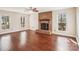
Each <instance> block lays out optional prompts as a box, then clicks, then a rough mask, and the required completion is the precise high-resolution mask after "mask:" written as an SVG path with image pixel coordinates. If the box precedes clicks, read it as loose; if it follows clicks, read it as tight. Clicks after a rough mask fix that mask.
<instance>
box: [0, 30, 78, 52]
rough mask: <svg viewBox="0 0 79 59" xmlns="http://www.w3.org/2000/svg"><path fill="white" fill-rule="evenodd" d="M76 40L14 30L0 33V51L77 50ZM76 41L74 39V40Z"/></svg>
mask: <svg viewBox="0 0 79 59" xmlns="http://www.w3.org/2000/svg"><path fill="white" fill-rule="evenodd" d="M72 40H74V41H75V40H76V39H75V38H71V37H64V36H60V35H47V34H41V33H36V32H34V31H22V32H14V33H9V34H5V35H0V50H1V51H8V50H10V51H78V50H79V47H78V45H77V44H75V43H73V42H72ZM75 42H76V41H75Z"/></svg>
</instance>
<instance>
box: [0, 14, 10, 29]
mask: <svg viewBox="0 0 79 59" xmlns="http://www.w3.org/2000/svg"><path fill="white" fill-rule="evenodd" d="M1 19H2V23H1V25H2V29H9V28H10V24H9V16H2V17H1Z"/></svg>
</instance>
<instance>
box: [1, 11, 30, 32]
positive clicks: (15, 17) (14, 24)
mask: <svg viewBox="0 0 79 59" xmlns="http://www.w3.org/2000/svg"><path fill="white" fill-rule="evenodd" d="M4 15H5V16H9V17H10V29H7V30H3V29H2V28H1V22H0V34H3V33H10V32H15V31H21V30H26V29H29V26H28V25H29V21H28V20H29V17H28V15H25V14H21V13H16V12H9V11H2V10H0V16H4ZM21 16H25V17H26V20H25V21H26V23H25V27H24V28H21V26H20V17H21ZM0 20H1V18H0Z"/></svg>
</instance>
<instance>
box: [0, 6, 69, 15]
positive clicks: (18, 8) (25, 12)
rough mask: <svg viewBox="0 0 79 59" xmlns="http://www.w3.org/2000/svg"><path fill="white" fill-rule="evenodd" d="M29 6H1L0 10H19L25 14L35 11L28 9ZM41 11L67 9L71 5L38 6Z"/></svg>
mask: <svg viewBox="0 0 79 59" xmlns="http://www.w3.org/2000/svg"><path fill="white" fill-rule="evenodd" d="M26 8H28V7H0V10H6V11H12V12H19V13H24V14H29V13H33V12H32V11H28V10H26V11H25V9H26ZM36 8H37V10H39V12H45V11H52V10H60V9H66V8H69V7H36Z"/></svg>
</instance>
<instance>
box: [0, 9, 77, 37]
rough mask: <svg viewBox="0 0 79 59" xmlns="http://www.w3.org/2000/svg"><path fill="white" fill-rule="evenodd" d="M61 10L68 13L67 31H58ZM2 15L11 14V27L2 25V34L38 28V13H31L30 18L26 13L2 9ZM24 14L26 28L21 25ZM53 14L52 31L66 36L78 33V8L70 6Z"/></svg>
mask: <svg viewBox="0 0 79 59" xmlns="http://www.w3.org/2000/svg"><path fill="white" fill-rule="evenodd" d="M52 11H53V10H52ZM61 12H62V13H66V14H67V31H64V32H63V31H58V14H59V13H61ZM2 15H8V16H10V29H9V30H2V29H1V25H0V34H2V33H9V32H15V31H20V30H26V29H30V30H36V29H38V13H32V14H31V15H30V18H29V17H28V16H27V15H25V14H20V13H15V12H9V11H0V16H2ZM22 15H24V16H26V26H25V27H24V28H21V27H20V17H21V16H22ZM52 16H53V20H52V33H55V34H61V35H66V36H75V35H76V9H75V8H68V9H63V10H56V11H53V15H52ZM0 24H1V23H0Z"/></svg>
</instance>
